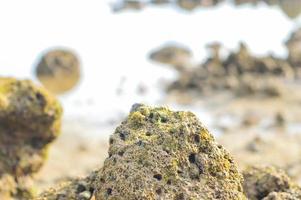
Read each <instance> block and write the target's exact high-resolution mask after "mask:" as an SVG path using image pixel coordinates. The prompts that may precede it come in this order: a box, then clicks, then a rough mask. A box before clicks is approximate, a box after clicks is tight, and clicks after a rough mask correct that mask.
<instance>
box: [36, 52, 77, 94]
mask: <svg viewBox="0 0 301 200" xmlns="http://www.w3.org/2000/svg"><path fill="white" fill-rule="evenodd" d="M36 76H37V77H38V79H39V80H40V81H41V82H42V84H43V85H44V86H45V87H46V88H47V89H48V90H49V91H51V92H53V93H55V94H61V93H64V92H67V91H69V90H71V89H72V88H74V87H75V85H76V84H77V83H78V82H79V79H80V62H79V59H78V57H77V55H76V54H75V53H74V52H72V51H70V50H65V49H55V50H51V51H48V52H47V53H45V54H44V55H43V56H42V58H41V59H40V61H39V63H38V65H37V67H36Z"/></svg>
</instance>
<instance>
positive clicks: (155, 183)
mask: <svg viewBox="0 0 301 200" xmlns="http://www.w3.org/2000/svg"><path fill="white" fill-rule="evenodd" d="M241 183H242V177H241V175H240V173H239V172H238V171H237V167H236V165H235V164H234V161H233V159H232V157H231V156H230V155H229V153H228V152H227V151H226V150H225V149H224V148H223V147H222V146H221V145H218V144H216V142H215V140H214V138H213V136H212V135H211V134H210V133H209V132H208V130H207V129H206V128H205V127H204V126H203V124H202V123H201V122H199V121H198V119H197V118H196V116H195V115H194V114H192V113H190V112H173V111H171V110H169V109H167V108H163V107H161V108H151V107H147V106H144V105H138V106H135V108H134V109H132V112H131V113H130V115H129V116H128V118H127V119H126V120H125V121H124V122H122V124H121V126H119V127H118V128H117V129H116V131H115V133H114V134H113V135H112V137H111V138H110V149H109V158H107V159H106V161H105V162H104V166H103V168H102V169H100V170H99V172H98V177H97V181H96V184H95V188H96V193H95V195H96V199H97V200H103V199H186V198H190V199H218V198H222V199H229V200H230V199H231V200H232V199H245V197H244V195H243V194H242V185H241Z"/></svg>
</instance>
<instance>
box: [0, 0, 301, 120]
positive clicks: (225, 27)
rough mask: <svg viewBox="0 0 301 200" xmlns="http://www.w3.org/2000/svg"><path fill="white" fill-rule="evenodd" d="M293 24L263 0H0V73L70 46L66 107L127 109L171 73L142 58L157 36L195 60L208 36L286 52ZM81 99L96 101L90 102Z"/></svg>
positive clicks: (24, 73) (70, 111) (154, 95)
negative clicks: (237, 4)
mask: <svg viewBox="0 0 301 200" xmlns="http://www.w3.org/2000/svg"><path fill="white" fill-rule="evenodd" d="M299 22H301V20H299ZM294 25H295V24H294V23H293V22H292V21H290V20H288V18H287V17H286V16H285V15H284V14H283V13H282V12H281V11H280V10H278V9H270V8H269V7H266V6H264V5H263V6H260V7H259V8H258V7H257V8H256V9H255V8H253V7H251V8H249V7H248V6H245V7H241V8H239V9H237V8H232V7H231V6H230V5H221V6H219V7H218V8H212V9H200V10H198V11H196V12H193V13H186V12H179V11H177V10H176V9H174V8H158V7H156V8H155V7H152V8H147V9H145V10H144V11H142V12H123V13H120V14H113V13H111V11H110V8H109V6H108V2H107V1H105V0H26V1H24V0H9V1H5V0H0V30H1V31H0V74H1V75H9V76H17V77H22V78H23V77H26V78H33V76H32V71H33V67H32V66H33V65H34V63H35V62H36V59H37V57H38V56H39V54H40V53H41V51H43V50H45V49H47V48H50V47H55V46H66V47H69V48H72V49H74V50H75V51H76V52H77V53H78V54H79V55H80V57H81V60H82V64H83V66H82V68H83V79H82V83H81V84H80V86H79V87H78V88H77V90H75V91H74V92H73V93H71V94H69V95H66V96H65V97H63V98H62V99H63V103H64V104H65V105H64V106H65V112H66V115H67V116H68V115H69V116H71V115H74V114H78V115H82V114H83V110H85V114H86V115H89V116H90V115H91V114H92V115H95V116H98V115H99V113H103V114H104V113H106V114H107V113H111V111H112V113H114V112H115V111H116V112H117V111H120V110H123V111H124V110H128V109H129V107H130V105H131V104H132V103H134V102H139V101H144V102H147V103H156V102H157V101H156V100H158V99H159V95H160V93H158V90H157V88H156V87H155V86H158V85H156V84H157V81H158V79H159V78H165V79H167V78H171V77H173V75H174V74H173V73H172V71H171V70H168V69H167V68H165V67H160V66H158V65H156V64H153V63H150V62H148V60H147V55H148V53H149V51H150V50H152V49H153V48H155V47H158V46H160V45H161V44H163V43H166V42H170V41H176V42H179V43H183V44H186V45H188V46H189V47H191V48H192V50H193V51H194V53H195V57H196V60H198V61H200V60H201V59H204V57H205V54H206V52H205V48H204V46H205V44H207V43H208V42H210V41H221V42H222V43H223V44H224V45H225V46H226V47H227V48H230V49H233V48H236V47H237V45H238V42H239V41H241V40H243V41H246V42H247V44H248V45H249V47H250V49H251V50H252V52H254V53H256V54H266V53H268V52H274V53H276V54H278V55H285V53H286V52H285V48H284V46H283V41H284V40H285V38H286V37H287V36H288V34H289V32H290V31H291V30H292V29H293V27H294ZM122 76H125V77H126V78H127V79H126V82H125V94H124V95H123V96H121V97H116V95H115V90H116V87H117V86H118V84H119V82H120V77H122ZM141 82H143V83H144V84H146V85H148V86H150V92H149V94H148V95H147V96H145V97H139V96H137V95H136V94H135V92H136V85H137V83H141ZM87 101H93V102H94V103H95V104H96V105H95V106H92V107H89V106H87V105H86V102H87ZM75 108H76V109H75ZM79 108H82V110H81V109H79ZM113 111H114V112H113Z"/></svg>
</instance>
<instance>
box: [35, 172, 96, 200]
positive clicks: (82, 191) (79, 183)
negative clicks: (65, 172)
mask: <svg viewBox="0 0 301 200" xmlns="http://www.w3.org/2000/svg"><path fill="white" fill-rule="evenodd" d="M95 177H96V173H95V172H93V173H91V175H90V176H88V177H87V178H77V179H73V180H68V181H65V182H62V183H60V184H59V185H58V186H56V187H54V188H51V189H49V190H47V191H45V192H43V193H42V194H41V195H40V196H39V197H37V198H36V199H35V200H58V199H59V200H90V199H93V198H94V196H93V193H94V186H93V183H94V181H95Z"/></svg>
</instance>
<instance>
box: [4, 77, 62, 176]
mask: <svg viewBox="0 0 301 200" xmlns="http://www.w3.org/2000/svg"><path fill="white" fill-rule="evenodd" d="M61 112H62V110H61V107H60V105H59V103H58V102H57V101H56V100H55V98H53V97H52V96H51V95H49V94H48V93H47V92H46V91H45V90H44V89H42V88H38V87H35V86H34V85H33V84H32V83H31V82H30V81H18V80H15V79H12V78H0V122H1V124H0V146H1V149H0V174H2V173H4V172H5V173H10V174H13V175H15V176H22V175H28V174H31V173H33V172H36V171H37V170H38V169H39V168H40V166H41V165H42V163H43V161H44V159H45V154H46V149H47V148H46V147H47V145H48V144H49V143H50V142H51V141H53V140H54V139H55V138H56V137H57V135H58V134H59V130H60V117H61Z"/></svg>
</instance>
